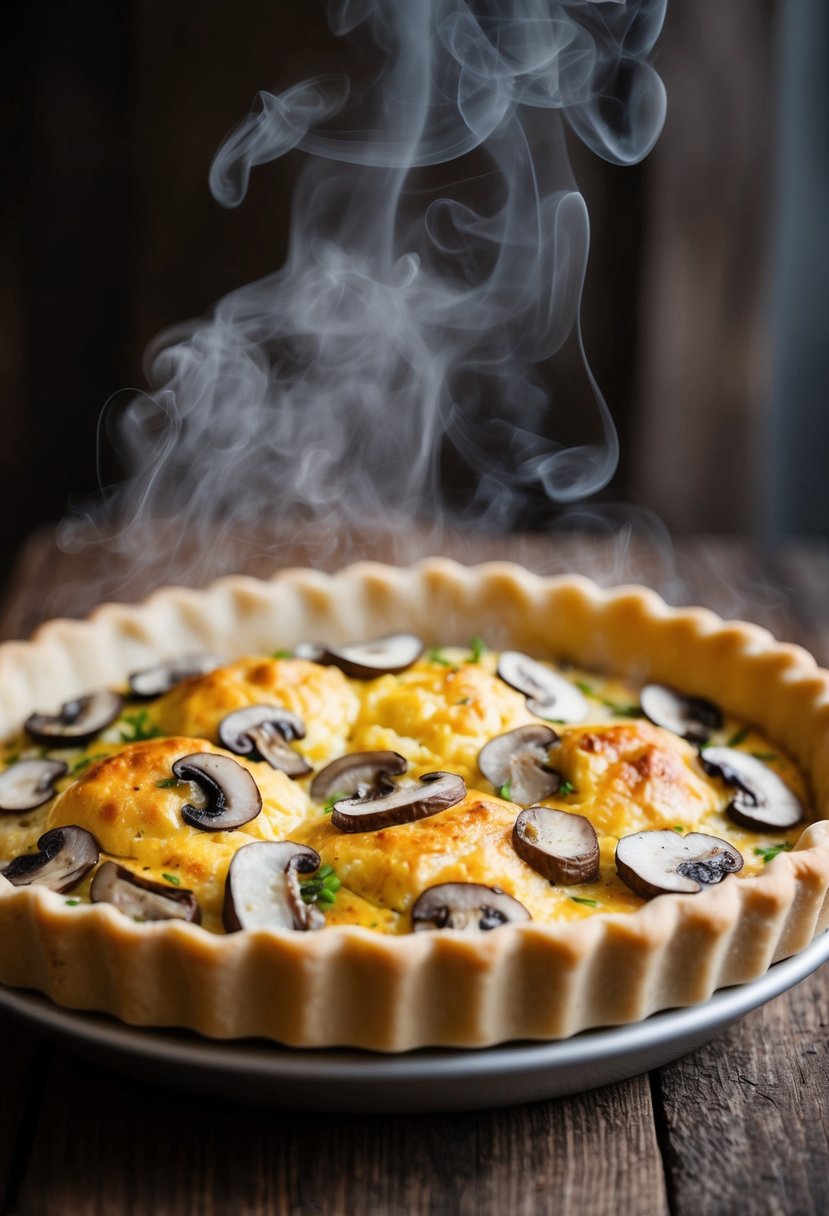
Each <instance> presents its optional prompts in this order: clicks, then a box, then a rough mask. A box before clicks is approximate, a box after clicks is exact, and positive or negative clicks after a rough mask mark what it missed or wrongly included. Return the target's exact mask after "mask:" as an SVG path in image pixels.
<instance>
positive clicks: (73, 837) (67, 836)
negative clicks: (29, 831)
mask: <svg viewBox="0 0 829 1216" xmlns="http://www.w3.org/2000/svg"><path fill="white" fill-rule="evenodd" d="M37 847H38V849H39V852H37V853H24V854H23V856H22V857H15V859H14V861H10V862H9V864H8V865H7V866H4V867H3V868H2V870H0V874H2V875H3V877H4V878H7V879H8V880H9V882H10V883H12V884H13V885H14V886H15V887H28V886H30V885H37V886H41V887H48V888H49V890H50V891H71V890H72V888H73V887H74V886H77V884H78V883H79V882H80V881H81V879H82V878H83V877H84V875H86V874H88V873H89V871H90V870H91V869H92V867H93V866H94V865H97V864H98V858H99V857H100V849H99V848H98V841H97V840H96V839H95V837H94V836H93V835H92V833H91V832H87V830H86V828H79V827H76V826H75V825H74V824H72V825H70V826H69V827H65V828H52V829H51V831H49V832H45V833H44V835H43V836H41V838H40V840H38V842H37Z"/></svg>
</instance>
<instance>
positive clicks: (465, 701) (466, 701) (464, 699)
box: [455, 697, 472, 705]
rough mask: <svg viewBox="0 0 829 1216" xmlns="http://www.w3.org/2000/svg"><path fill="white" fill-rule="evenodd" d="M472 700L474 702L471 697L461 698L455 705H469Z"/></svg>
mask: <svg viewBox="0 0 829 1216" xmlns="http://www.w3.org/2000/svg"><path fill="white" fill-rule="evenodd" d="M471 700H472V698H471V697H461V699H460V701H456V702H455V704H456V705H468V704H469V702H470V701H471Z"/></svg>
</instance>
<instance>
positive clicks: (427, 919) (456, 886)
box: [412, 882, 532, 933]
mask: <svg viewBox="0 0 829 1216" xmlns="http://www.w3.org/2000/svg"><path fill="white" fill-rule="evenodd" d="M528 920H532V917H531V916H530V914H529V912H528V911H527V909H526V908H525V907H524V905H523V904H522V903H519V902H518V900H517V899H513V897H512V896H511V895H507V894H506V892H505V891H502V890H501V888H500V887H485V886H483V885H482V884H481V883H477V882H441V883H438V884H437V885H436V886H434V887H427V888H426V890H425V891H424V892H423V893H422V895H420V896H419V897H418V898H417V899H416V900H415V902H414V903H413V904H412V926H413V928H414V931H415V933H422V932H424V931H425V930H428V929H455V930H457V931H459V932H461V933H477V932H479V931H481V930H484V931H485V930H488V929H500V927H501V926H502V925H507V924H521V923H523V922H524V921H528Z"/></svg>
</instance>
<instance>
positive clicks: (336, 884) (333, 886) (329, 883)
mask: <svg viewBox="0 0 829 1216" xmlns="http://www.w3.org/2000/svg"><path fill="white" fill-rule="evenodd" d="M323 885H324V886H325V889H326V891H331V892H332V893H334V894H335V893H336V892H337V891H339V889H340V887H341V886H342V885H343V884H342V881H341V880H340V879H339V878H338V877H337V875H336V874H330V875H329V876H328V878H326V880H325V883H324V884H323Z"/></svg>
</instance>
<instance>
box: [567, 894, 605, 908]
mask: <svg viewBox="0 0 829 1216" xmlns="http://www.w3.org/2000/svg"><path fill="white" fill-rule="evenodd" d="M570 898H571V899H572V901H573V903H574V904H586V905H587V907H588V908H598V906H599V901H598V900H596V899H585V898H584V896H583V895H571V896H570Z"/></svg>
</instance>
